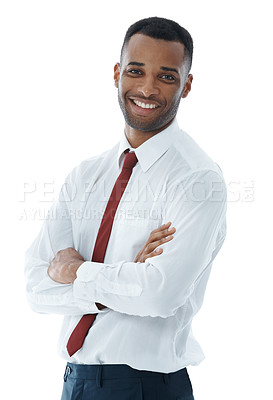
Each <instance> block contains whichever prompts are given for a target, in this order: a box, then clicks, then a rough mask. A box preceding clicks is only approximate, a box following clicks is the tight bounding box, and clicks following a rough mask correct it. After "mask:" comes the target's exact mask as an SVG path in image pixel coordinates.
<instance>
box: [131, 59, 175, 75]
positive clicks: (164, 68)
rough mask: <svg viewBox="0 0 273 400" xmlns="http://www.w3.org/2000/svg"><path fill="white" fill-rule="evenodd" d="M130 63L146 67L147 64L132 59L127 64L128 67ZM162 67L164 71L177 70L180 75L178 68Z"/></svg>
mask: <svg viewBox="0 0 273 400" xmlns="http://www.w3.org/2000/svg"><path fill="white" fill-rule="evenodd" d="M128 65H136V66H137V67H144V66H145V64H144V63H141V62H137V61H131V62H129V64H127V67H128ZM160 69H162V71H170V72H176V73H177V74H178V75H179V72H178V70H177V69H176V68H170V67H160Z"/></svg>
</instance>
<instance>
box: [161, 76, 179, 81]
mask: <svg viewBox="0 0 273 400" xmlns="http://www.w3.org/2000/svg"><path fill="white" fill-rule="evenodd" d="M161 78H162V79H164V80H166V81H170V82H175V81H176V79H175V77H174V76H173V75H168V74H164V75H161Z"/></svg>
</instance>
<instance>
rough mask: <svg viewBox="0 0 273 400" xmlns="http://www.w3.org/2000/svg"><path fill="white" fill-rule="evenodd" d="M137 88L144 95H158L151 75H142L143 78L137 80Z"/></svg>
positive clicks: (157, 89)
mask: <svg viewBox="0 0 273 400" xmlns="http://www.w3.org/2000/svg"><path fill="white" fill-rule="evenodd" d="M137 90H138V92H139V93H141V94H142V95H144V96H145V97H150V96H151V95H158V94H159V92H160V91H159V88H158V87H157V86H156V82H155V81H154V78H153V77H152V76H147V77H144V78H143V80H141V82H139V85H138V87H137Z"/></svg>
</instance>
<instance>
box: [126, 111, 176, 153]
mask: <svg viewBox="0 0 273 400" xmlns="http://www.w3.org/2000/svg"><path fill="white" fill-rule="evenodd" d="M173 120H174V118H173V119H172V120H171V121H170V122H168V123H167V124H166V125H164V126H162V127H161V128H159V129H156V130H154V131H149V132H145V131H141V130H138V129H135V128H132V127H131V126H129V125H128V124H127V122H125V134H126V138H127V140H128V142H129V143H130V145H131V147H133V148H134V149H136V148H137V147H139V146H140V145H142V143H144V142H146V140H149V139H150V138H151V137H153V136H155V135H156V134H158V133H159V132H162V131H163V130H164V129H166V128H167V127H168V126H170V125H171V123H172V122H173Z"/></svg>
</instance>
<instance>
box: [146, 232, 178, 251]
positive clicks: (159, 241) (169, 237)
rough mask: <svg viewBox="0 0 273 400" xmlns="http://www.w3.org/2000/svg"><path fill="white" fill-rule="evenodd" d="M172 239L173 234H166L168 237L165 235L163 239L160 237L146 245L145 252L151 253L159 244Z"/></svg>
mask: <svg viewBox="0 0 273 400" xmlns="http://www.w3.org/2000/svg"><path fill="white" fill-rule="evenodd" d="M172 239H173V235H168V236H166V237H164V238H161V239H159V240H156V241H154V242H151V243H149V244H148V245H147V246H146V247H145V249H144V252H143V254H149V253H151V252H152V251H154V250H155V249H156V248H157V247H158V246H160V245H161V244H164V243H167V242H169V241H171V240H172Z"/></svg>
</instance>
